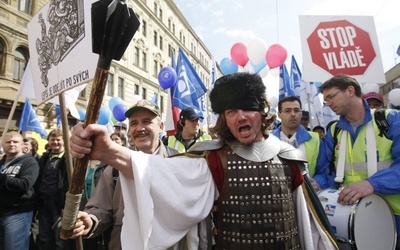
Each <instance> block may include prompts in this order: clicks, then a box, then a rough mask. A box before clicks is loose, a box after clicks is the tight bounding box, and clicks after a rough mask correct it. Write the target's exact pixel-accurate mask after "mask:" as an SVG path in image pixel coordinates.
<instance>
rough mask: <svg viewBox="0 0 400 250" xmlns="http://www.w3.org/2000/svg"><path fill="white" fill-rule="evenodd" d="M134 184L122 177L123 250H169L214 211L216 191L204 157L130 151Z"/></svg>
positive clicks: (132, 181) (131, 180)
mask: <svg viewBox="0 0 400 250" xmlns="http://www.w3.org/2000/svg"><path fill="white" fill-rule="evenodd" d="M131 158H132V166H133V174H134V179H130V178H126V177H125V176H123V175H120V176H121V177H120V178H121V187H122V194H123V198H124V204H125V210H124V219H123V226H122V232H121V243H122V248H123V249H131V248H132V247H133V246H134V247H135V249H166V248H168V247H170V246H172V245H174V244H175V243H176V242H178V241H179V240H180V239H182V238H183V237H184V236H185V235H186V234H187V232H188V231H189V230H190V229H191V228H192V227H193V226H195V225H196V224H197V223H198V222H200V221H201V220H203V219H204V218H205V217H206V216H207V215H208V214H209V213H210V211H211V208H212V205H213V202H214V199H215V198H216V193H217V190H216V187H215V184H214V181H213V178H212V175H211V172H210V170H209V168H208V165H207V162H206V160H205V159H204V158H189V157H174V158H166V159H165V158H162V157H160V156H158V155H148V154H144V153H142V152H134V151H132V157H131Z"/></svg>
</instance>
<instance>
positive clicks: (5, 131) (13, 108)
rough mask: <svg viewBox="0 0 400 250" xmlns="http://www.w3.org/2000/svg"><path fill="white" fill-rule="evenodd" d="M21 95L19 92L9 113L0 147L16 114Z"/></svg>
mask: <svg viewBox="0 0 400 250" xmlns="http://www.w3.org/2000/svg"><path fill="white" fill-rule="evenodd" d="M20 96H21V95H20V94H17V96H16V97H15V99H14V102H13V105H12V107H11V110H10V114H8V118H7V122H6V125H5V126H4V131H3V136H2V137H1V139H0V147H1V146H2V145H3V142H4V139H5V137H4V135H5V134H6V133H7V131H8V129H9V127H10V123H11V119H12V117H13V116H14V113H15V109H16V107H17V104H18V99H19V97H20Z"/></svg>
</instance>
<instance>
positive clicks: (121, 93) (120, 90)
mask: <svg viewBox="0 0 400 250" xmlns="http://www.w3.org/2000/svg"><path fill="white" fill-rule="evenodd" d="M118 97H120V98H121V99H124V79H123V78H121V77H118Z"/></svg>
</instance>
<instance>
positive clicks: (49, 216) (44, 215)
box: [0, 76, 398, 250]
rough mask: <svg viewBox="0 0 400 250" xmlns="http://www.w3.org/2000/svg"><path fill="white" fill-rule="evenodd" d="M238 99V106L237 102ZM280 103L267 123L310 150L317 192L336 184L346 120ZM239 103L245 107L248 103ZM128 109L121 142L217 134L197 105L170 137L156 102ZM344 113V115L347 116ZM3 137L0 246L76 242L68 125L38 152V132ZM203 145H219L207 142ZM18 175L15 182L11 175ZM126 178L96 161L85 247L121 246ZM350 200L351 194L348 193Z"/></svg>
mask: <svg viewBox="0 0 400 250" xmlns="http://www.w3.org/2000/svg"><path fill="white" fill-rule="evenodd" d="M342 77H343V76H342ZM345 79H346V78H345ZM334 80H335V81H338V82H340V81H342V80H343V79H342V78H340V77H339V78H338V79H334ZM350 80H351V79H350ZM343 81H344V80H343ZM346 81H347V79H346ZM335 83H336V82H335ZM329 84H331V82H329V81H327V82H326V83H324V85H322V91H326V92H325V94H326V93H328V92H329V93H330V90H331V89H336V88H338V91H336V92H334V93H333V92H332V93H330V94H326V97H325V100H326V101H327V102H329V103H332V102H333V100H334V98H335V96H337V95H338V94H340V93H343V95H344V94H347V92H346V91H348V90H349V91H350V92H349V95H352V94H354V93H355V94H354V95H355V97H354V98H355V100H358V99H360V100H361V101H360V102H358V105H359V106H360V107H362V105H365V106H366V105H370V107H368V108H365V109H366V110H368V112H369V108H371V109H374V110H375V109H378V108H379V109H380V108H383V107H384V101H383V98H382V96H381V95H380V94H378V93H367V94H364V95H362V96H361V95H360V93H356V92H357V91H358V90H357V88H358V87H357V83H354V82H351V83H350V84H348V85H345V84H343V89H342V87H341V85H329ZM246 104H248V103H246ZM250 104H253V103H250ZM232 105H233V104H232ZM235 105H236V104H235ZM235 105H233V106H232V107H233V108H235V107H236V106H235ZM278 105H279V107H278V117H279V118H280V123H277V122H273V123H272V124H270V126H269V128H267V130H269V132H270V134H272V135H275V136H276V137H277V138H278V139H280V140H281V141H284V142H285V143H288V144H290V145H292V146H293V147H294V148H299V149H301V150H302V151H303V153H304V155H305V156H306V157H307V160H308V162H309V168H308V169H307V171H308V172H309V174H310V176H309V180H310V183H311V185H312V187H313V188H314V191H315V192H318V191H320V190H321V189H324V188H330V187H332V186H333V185H334V183H333V181H332V177H330V176H328V175H331V173H329V174H328V171H326V168H323V165H325V163H326V162H329V161H328V160H327V158H328V157H327V152H326V150H327V148H328V149H329V147H328V146H332V145H330V144H329V145H328V146H327V145H326V137H328V140H329V143H330V141H331V140H332V137H333V134H332V129H331V126H332V124H333V125H334V126H335V127H336V126H337V125H338V124H341V123H342V122H343V121H340V120H339V121H332V122H330V123H329V124H328V126H327V127H323V126H315V127H312V128H310V127H309V119H310V114H309V112H308V111H304V110H302V103H301V101H300V100H299V99H298V98H297V97H294V96H293V97H285V98H284V99H283V100H280V102H279V104H278ZM354 105H355V104H354ZM238 107H239V109H240V107H241V106H238ZM251 108H253V107H251ZM257 112H258V111H257ZM261 112H263V110H262V111H261ZM343 112H344V111H343ZM348 112H350V111H348ZM225 114H226V113H225ZM342 114H343V113H342ZM396 114H397V113H396ZM126 116H127V118H129V119H130V120H129V124H128V125H126V124H125V123H118V124H115V126H114V129H115V131H114V132H113V133H112V134H111V135H109V136H110V139H111V140H112V141H114V142H115V143H117V144H119V145H121V146H124V147H127V148H129V149H131V150H132V151H142V152H145V153H148V154H159V155H160V156H162V157H168V156H171V155H174V154H179V153H183V154H184V153H185V152H187V151H188V150H189V149H190V147H192V146H193V145H195V143H196V142H204V141H207V140H211V139H212V137H211V136H210V135H208V134H206V133H204V132H203V131H202V130H201V129H200V122H201V120H202V119H203V117H202V116H201V115H199V114H198V113H197V112H196V111H195V110H194V109H192V108H188V109H184V110H182V112H181V115H180V120H179V121H178V124H177V125H178V128H179V129H178V131H177V133H176V134H175V135H173V136H170V137H162V136H161V135H162V133H163V129H164V125H163V122H162V120H161V115H160V111H159V110H158V107H157V106H156V105H155V104H153V103H151V102H148V101H145V100H141V101H139V102H138V103H136V104H134V106H132V108H131V109H129V110H128V111H127V113H126ZM343 119H344V118H341V120H343ZM153 120H154V121H153ZM137 124H143V125H142V126H143V128H144V129H143V130H138V129H137V128H136V127H137ZM263 125H264V124H263ZM129 130H131V131H129ZM132 130H135V131H132ZM357 131H358V130H357ZM212 132H214V130H213V131H212ZM328 133H330V134H328ZM144 135H150V138H151V140H150V141H149V140H148V139H146V140H144V139H140V138H141V137H142V136H144ZM213 135H214V133H213ZM2 136H3V137H5V139H4V142H3V145H0V146H1V147H2V151H1V153H2V155H1V160H0V167H1V172H0V232H1V233H0V250H1V249H32V250H35V249H41V250H42V249H57V250H58V249H75V248H76V242H75V240H74V239H67V240H65V239H61V238H60V230H61V224H60V218H61V217H62V216H63V209H64V206H65V196H66V193H67V191H68V188H69V186H70V180H69V178H70V177H69V174H68V169H67V168H68V166H67V163H66V155H65V152H66V150H65V147H64V138H65V136H64V134H63V131H62V130H60V129H53V130H52V131H50V132H49V135H48V138H47V144H46V149H45V150H44V153H43V155H39V154H38V152H39V151H40V150H39V149H40V148H39V147H45V145H39V143H38V141H37V140H35V139H34V138H33V137H29V136H27V137H24V136H23V135H22V133H19V132H18V131H15V130H10V131H4V132H3V134H2ZM215 137H217V138H218V134H215V135H214V138H215ZM202 145H212V144H204V143H203V144H202ZM160 149H161V151H160ZM328 151H329V153H330V154H332V151H334V149H332V148H330V149H329V150H328ZM11 178H12V180H13V181H14V182H10V179H11ZM10 183H12V184H10ZM120 185H121V184H120V181H119V171H118V170H116V169H114V168H112V167H111V166H108V164H107V163H103V162H101V161H99V160H95V159H93V160H91V161H89V165H88V167H87V172H86V176H85V185H84V190H83V199H82V201H81V206H80V208H81V209H80V210H81V211H80V212H79V213H80V214H79V216H80V218H81V221H80V222H79V223H81V224H79V225H78V226H83V225H84V229H85V230H82V232H80V234H79V236H84V237H83V246H84V249H88V250H96V249H121V242H120V234H121V225H122V217H123V208H124V204H123V199H122V192H121V186H120ZM349 186H350V185H349ZM353 187H354V185H353ZM354 192H355V191H354ZM16 194H18V195H16ZM341 198H342V199H346V198H343V197H341ZM358 198H362V197H361V196H360V197H358ZM346 202H351V201H347V200H346ZM214 210H215V208H213V210H211V213H210V214H209V216H208V218H209V219H210V220H211V222H210V221H208V222H204V223H211V228H212V229H214V228H215V226H216V224H218V223H217V221H216V219H215V218H213V212H212V211H214ZM10 220H12V221H13V223H11V225H10V223H8V224H7V221H10ZM396 220H398V218H396ZM85 223H86V224H85ZM201 223H202V222H200V223H199V225H198V229H199V235H197V236H196V237H199V238H201V237H202V235H201V234H203V236H204V237H206V236H207V233H208V232H207V230H210V228H208V227H205V226H203V227H202V226H201ZM204 225H205V224H204ZM213 233H214V232H213ZM189 234H190V231H189V232H188V235H187V236H185V237H193V235H191V236H190V235H189ZM15 235H18V237H16V236H15ZM11 236H12V237H11ZM210 239H211V241H210V242H208V243H206V245H207V246H206V247H205V248H204V249H211V248H210V245H214V244H215V239H214V238H213V237H212V238H210ZM198 241H201V240H198ZM177 244H178V245H177V247H180V248H179V249H187V247H188V245H187V243H184V242H178V243H177ZM397 249H398V248H397Z"/></svg>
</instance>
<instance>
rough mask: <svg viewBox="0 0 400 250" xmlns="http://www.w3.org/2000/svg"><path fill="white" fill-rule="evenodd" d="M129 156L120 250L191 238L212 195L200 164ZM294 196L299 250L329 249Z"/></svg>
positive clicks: (191, 244) (206, 172)
mask: <svg viewBox="0 0 400 250" xmlns="http://www.w3.org/2000/svg"><path fill="white" fill-rule="evenodd" d="M131 154H132V157H131V158H132V166H133V175H134V180H133V179H130V178H126V177H125V176H124V175H120V178H121V187H122V193H123V198H124V204H125V211H124V219H123V225H122V232H121V244H122V249H167V248H168V247H170V246H172V245H174V244H175V243H177V242H178V241H179V240H180V239H182V238H183V237H184V236H185V235H186V234H187V233H188V232H189V231H190V232H189V234H190V233H193V234H196V230H195V229H194V227H197V223H198V222H200V221H201V220H203V219H204V218H206V216H207V215H208V214H209V213H210V211H211V208H212V205H213V203H214V200H215V199H216V198H217V197H218V191H217V189H216V186H215V184H214V180H213V178H212V175H211V172H210V170H209V168H208V165H207V162H206V160H205V159H204V158H188V157H174V158H167V159H165V158H161V157H159V156H157V155H148V154H144V153H142V152H134V151H132V153H131ZM294 194H295V197H296V198H295V200H296V208H297V214H298V216H297V217H298V220H299V224H298V227H299V234H300V241H301V245H302V246H303V249H335V248H334V247H333V246H332V245H331V242H330V241H329V239H328V238H327V237H326V235H322V236H319V233H321V232H322V233H323V234H324V232H323V231H322V230H321V229H320V227H319V225H318V224H317V223H313V219H307V218H313V216H311V215H310V213H309V212H308V210H307V204H306V201H305V198H304V195H303V193H302V191H301V186H300V187H299V188H297V189H296V191H295V192H294ZM300 214H302V215H300ZM316 228H317V229H318V228H319V230H315V229H316ZM313 231H314V232H316V233H317V234H315V233H313ZM191 238H193V239H196V238H197V237H188V239H191ZM188 245H189V249H197V247H198V246H197V245H196V242H188ZM315 247H317V248H315Z"/></svg>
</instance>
